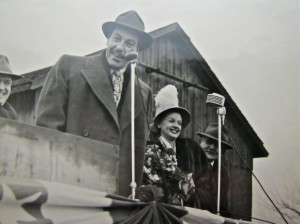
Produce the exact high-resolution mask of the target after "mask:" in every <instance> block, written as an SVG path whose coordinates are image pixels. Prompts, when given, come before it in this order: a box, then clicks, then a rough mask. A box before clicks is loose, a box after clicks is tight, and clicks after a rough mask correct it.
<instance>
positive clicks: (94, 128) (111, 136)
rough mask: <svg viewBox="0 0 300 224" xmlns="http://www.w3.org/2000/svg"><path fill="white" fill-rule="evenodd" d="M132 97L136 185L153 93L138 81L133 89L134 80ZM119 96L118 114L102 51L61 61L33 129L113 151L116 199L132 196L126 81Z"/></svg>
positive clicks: (43, 94)
mask: <svg viewBox="0 0 300 224" xmlns="http://www.w3.org/2000/svg"><path fill="white" fill-rule="evenodd" d="M129 74H130V73H129ZM129 74H124V75H129ZM139 86H140V88H139ZM139 89H141V91H139ZM135 92H136V94H135V154H136V160H135V164H136V169H135V170H136V182H137V184H138V185H139V184H140V183H141V179H142V167H143V162H144V149H145V142H146V131H147V120H146V119H147V114H148V112H150V111H151V106H152V91H151V89H150V87H149V86H147V85H146V84H145V83H144V82H142V81H141V80H140V81H139V85H138V83H137V79H136V80H135ZM124 93H125V94H124V95H122V97H123V99H121V100H122V103H121V105H120V106H119V107H120V108H118V110H117V108H116V105H115V102H114V98H113V87H112V82H111V79H110V74H109V68H108V65H107V62H106V59H105V51H104V52H103V53H102V54H100V55H96V56H89V57H78V56H67V55H64V56H62V57H61V59H60V60H59V61H58V62H57V63H56V64H55V65H54V66H53V67H52V68H51V70H50V72H49V74H48V77H47V80H46V82H45V85H44V87H43V90H42V92H41V95H40V99H39V103H38V109H37V114H36V117H37V119H36V124H37V125H39V126H44V127H49V128H53V129H56V130H60V131H63V132H68V133H73V134H76V135H81V136H84V137H87V138H91V139H95V140H99V141H104V142H108V143H111V144H114V145H118V146H119V149H120V150H119V181H118V183H119V184H118V185H119V186H118V187H117V189H118V192H117V193H118V194H120V195H124V196H128V195H130V193H131V189H130V187H129V185H130V183H131V85H130V80H129V83H128V87H127V90H126V92H125V91H124ZM143 104H144V105H145V106H143ZM144 108H145V109H144Z"/></svg>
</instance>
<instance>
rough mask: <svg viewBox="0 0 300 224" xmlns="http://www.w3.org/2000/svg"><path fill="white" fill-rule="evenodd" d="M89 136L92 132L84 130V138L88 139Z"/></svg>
mask: <svg viewBox="0 0 300 224" xmlns="http://www.w3.org/2000/svg"><path fill="white" fill-rule="evenodd" d="M89 135H90V132H89V130H88V129H84V130H83V131H82V136H84V137H88V136H89Z"/></svg>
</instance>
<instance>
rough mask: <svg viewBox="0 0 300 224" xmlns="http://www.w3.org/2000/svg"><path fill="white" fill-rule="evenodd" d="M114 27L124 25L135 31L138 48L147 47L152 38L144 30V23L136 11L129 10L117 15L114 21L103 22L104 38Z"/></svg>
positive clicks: (107, 36)
mask: <svg viewBox="0 0 300 224" xmlns="http://www.w3.org/2000/svg"><path fill="white" fill-rule="evenodd" d="M116 27H125V28H127V29H130V30H133V31H135V32H136V33H137V34H138V35H139V49H140V50H143V49H145V48H147V47H149V46H150V45H151V44H152V42H153V38H152V36H151V35H150V34H148V33H146V32H145V25H144V22H143V20H142V19H141V17H140V16H139V15H138V14H137V12H136V11H133V10H130V11H128V12H125V13H122V14H121V15H119V16H118V17H117V18H116V20H115V22H105V23H104V24H103V25H102V30H103V33H104V35H105V36H106V38H109V37H110V35H111V34H112V32H113V31H114V29H115V28H116Z"/></svg>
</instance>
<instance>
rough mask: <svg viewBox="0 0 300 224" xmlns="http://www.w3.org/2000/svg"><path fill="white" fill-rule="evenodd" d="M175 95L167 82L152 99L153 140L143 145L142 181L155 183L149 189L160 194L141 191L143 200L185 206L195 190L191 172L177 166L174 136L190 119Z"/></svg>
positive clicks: (178, 134)
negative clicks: (153, 113) (154, 109)
mask: <svg viewBox="0 0 300 224" xmlns="http://www.w3.org/2000/svg"><path fill="white" fill-rule="evenodd" d="M177 95H178V93H177V89H176V87H175V86H173V85H167V86H165V87H164V88H162V89H161V90H160V91H159V92H158V93H157V95H156V96H155V98H154V100H155V107H156V113H155V118H154V123H153V125H152V127H151V131H150V139H151V140H152V141H151V143H150V144H148V145H147V147H146V154H145V164H144V175H143V184H144V187H146V186H155V188H151V189H152V190H153V189H156V191H157V189H159V190H158V191H157V192H156V193H154V194H156V195H159V196H157V197H156V198H155V197H154V198H151V196H149V194H148V195H147V193H145V191H144V193H143V191H141V192H142V193H141V195H140V199H141V200H144V201H147V200H157V201H161V202H163V203H168V204H173V205H184V202H185V201H186V200H188V198H189V197H190V195H191V194H193V192H194V182H193V177H192V173H187V172H186V171H184V170H182V169H181V168H179V167H178V162H177V156H176V153H177V150H178V148H177V147H178V144H177V139H178V137H179V136H180V134H181V132H182V130H183V129H184V128H186V127H187V125H188V124H189V122H190V113H189V111H188V110H186V109H185V108H182V107H179V105H178V98H177ZM148 193H149V192H148ZM152 194H153V193H152Z"/></svg>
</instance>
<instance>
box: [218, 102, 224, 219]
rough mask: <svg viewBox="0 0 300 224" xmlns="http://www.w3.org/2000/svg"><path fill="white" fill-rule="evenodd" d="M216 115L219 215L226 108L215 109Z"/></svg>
mask: <svg viewBox="0 0 300 224" xmlns="http://www.w3.org/2000/svg"><path fill="white" fill-rule="evenodd" d="M217 114H218V149H219V153H218V201H217V214H218V215H221V214H220V195H221V145H222V139H221V136H222V125H224V122H225V115H226V108H225V107H219V108H218V109H217Z"/></svg>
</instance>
